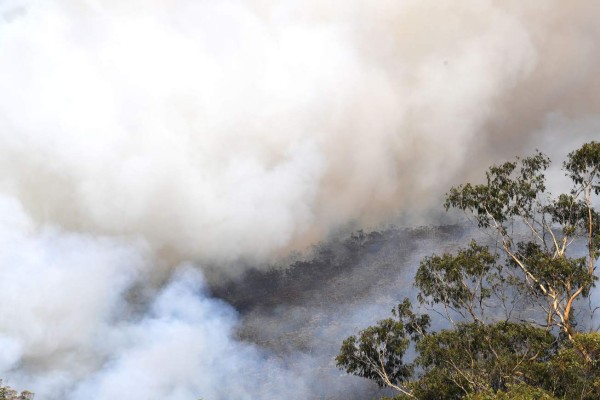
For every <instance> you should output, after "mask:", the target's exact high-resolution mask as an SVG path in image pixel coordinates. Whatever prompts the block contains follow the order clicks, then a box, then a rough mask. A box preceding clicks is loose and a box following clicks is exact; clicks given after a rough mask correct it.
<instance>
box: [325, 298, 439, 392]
mask: <svg viewBox="0 0 600 400" xmlns="http://www.w3.org/2000/svg"><path fill="white" fill-rule="evenodd" d="M392 315H393V317H394V318H387V319H384V320H381V321H379V322H378V323H377V324H376V325H373V326H370V327H368V328H367V329H364V330H362V331H360V332H359V334H358V337H356V336H350V337H349V338H347V339H346V340H344V342H343V344H342V347H341V349H340V354H339V355H338V356H337V357H336V362H337V365H338V366H341V367H343V368H344V369H345V370H346V371H347V372H349V373H351V374H354V375H358V376H361V377H363V378H368V379H371V380H373V381H374V382H375V383H377V384H378V385H379V386H392V385H400V384H402V383H403V382H405V381H406V380H407V379H408V378H409V377H410V376H411V375H412V373H413V365H412V364H406V363H404V361H403V357H404V354H405V352H406V350H407V349H408V346H409V343H410V340H411V339H412V340H415V341H417V340H418V339H419V337H422V336H423V335H425V333H426V330H427V328H428V326H429V316H427V315H422V316H421V315H416V314H414V313H413V312H412V310H411V304H410V302H409V301H408V299H405V300H404V302H402V303H401V304H399V305H398V306H397V307H396V308H395V309H394V310H392Z"/></svg>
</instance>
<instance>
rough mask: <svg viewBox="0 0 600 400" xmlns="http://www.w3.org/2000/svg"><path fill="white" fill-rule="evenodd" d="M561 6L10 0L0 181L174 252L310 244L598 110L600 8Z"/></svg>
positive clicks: (209, 253)
mask: <svg viewBox="0 0 600 400" xmlns="http://www.w3.org/2000/svg"><path fill="white" fill-rule="evenodd" d="M528 4H531V3H528ZM558 4H559V3H557V2H538V4H536V7H534V6H533V5H528V6H523V5H521V4H520V3H519V2H486V1H484V2H482V1H466V2H461V3H460V4H455V3H444V2H441V3H440V2H438V1H436V2H411V1H405V2H389V1H378V2H342V3H339V2H336V1H325V2H323V1H319V2H293V1H284V2H268V1H255V2H252V1H250V2H238V1H226V2H209V1H204V2H192V1H184V0H179V1H174V2H164V1H152V2H136V1H130V2H125V3H123V2H102V3H100V2H91V1H90V2H72V1H45V2H41V1H29V2H19V1H13V2H8V3H3V8H4V11H3V15H4V21H3V23H2V25H1V28H0V29H1V31H0V33H1V37H2V46H1V47H0V59H1V60H2V63H1V64H0V89H1V91H2V98H1V99H0V110H2V113H1V116H0V127H1V133H0V135H1V136H0V140H1V141H2V146H1V148H0V149H1V150H0V151H1V153H0V160H2V168H1V172H0V182H1V183H2V187H3V190H5V191H8V192H11V193H13V194H14V195H15V196H17V197H18V198H20V199H21V201H22V202H23V204H24V206H25V207H26V209H27V211H28V212H29V213H30V214H31V215H32V217H33V218H34V220H35V221H37V222H51V223H56V224H60V225H61V226H64V227H66V228H68V229H73V230H83V231H86V232H94V233H106V234H140V235H142V236H144V237H145V238H146V239H147V240H148V241H149V242H150V243H151V245H152V246H153V247H154V248H155V249H158V250H162V251H164V252H166V253H168V254H172V255H175V256H177V257H178V258H179V259H187V258H190V257H194V258H198V257H201V258H207V259H211V260H218V261H223V260H224V259H227V260H236V259H239V258H240V257H259V258H261V257H264V256H267V255H270V254H272V253H273V252H277V251H283V250H285V249H288V248H290V247H292V248H293V247H302V246H303V245H306V244H308V243H311V242H313V241H314V240H316V239H317V238H319V237H322V235H323V234H326V233H328V232H330V231H331V229H335V228H336V227H338V226H340V225H342V224H345V223H347V222H348V221H349V220H353V221H364V222H369V223H376V222H378V221H381V220H382V219H384V218H386V217H389V216H390V214H393V213H397V211H398V209H399V208H400V207H409V206H415V205H422V204H429V200H428V199H430V198H435V195H436V194H439V192H440V191H442V190H444V189H443V187H444V186H445V185H443V186H442V187H440V182H448V180H451V179H452V177H453V176H456V175H457V174H463V173H464V171H465V169H466V168H472V167H473V166H474V165H476V164H477V162H478V160H480V162H482V163H483V162H485V163H487V162H488V161H489V159H490V158H492V159H495V158H497V157H498V156H499V155H496V154H495V153H496V152H503V151H504V152H505V153H507V154H510V155H512V153H513V152H514V150H515V149H518V148H519V147H520V146H524V145H528V138H529V136H531V133H532V132H535V131H536V130H538V129H540V128H541V126H542V125H543V122H544V119H545V118H546V116H547V115H548V114H549V113H552V112H555V113H565V114H567V115H575V116H581V115H582V114H583V115H586V114H589V113H591V112H595V111H596V110H597V109H598V98H597V97H598V96H597V95H596V93H598V80H599V79H600V78H598V76H597V74H595V71H597V69H596V68H594V67H595V66H597V60H598V50H597V49H596V48H595V46H594V45H593V44H594V43H596V40H595V39H597V37H598V34H599V33H598V29H599V28H598V27H597V24H596V23H595V21H597V19H596V16H597V15H598V11H597V8H598V7H597V6H595V5H590V2H587V1H580V2H577V4H570V5H569V7H568V10H567V9H565V7H561V6H559V5H558ZM562 135H564V136H567V135H568V132H564V133H562ZM492 146H493V147H492ZM528 149H529V148H528ZM519 150H520V149H519ZM466 160H468V162H466ZM436 201H437V200H436ZM257 227H260V233H259V234H257V232H256V228H257Z"/></svg>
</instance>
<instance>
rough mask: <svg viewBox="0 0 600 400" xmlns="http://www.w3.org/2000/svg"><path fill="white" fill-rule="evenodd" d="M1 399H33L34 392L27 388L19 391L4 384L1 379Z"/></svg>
mask: <svg viewBox="0 0 600 400" xmlns="http://www.w3.org/2000/svg"><path fill="white" fill-rule="evenodd" d="M0 400H33V393H31V392H29V391H27V390H25V391H23V392H20V393H19V392H18V391H17V390H14V389H12V388H11V387H9V386H5V385H3V384H2V380H0Z"/></svg>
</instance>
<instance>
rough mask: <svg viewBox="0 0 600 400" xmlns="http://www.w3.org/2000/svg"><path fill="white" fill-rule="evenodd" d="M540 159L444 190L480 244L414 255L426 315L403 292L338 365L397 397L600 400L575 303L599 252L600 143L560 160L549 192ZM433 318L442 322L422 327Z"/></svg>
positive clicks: (594, 339) (589, 283) (598, 378)
mask: <svg viewBox="0 0 600 400" xmlns="http://www.w3.org/2000/svg"><path fill="white" fill-rule="evenodd" d="M549 166H550V159H549V158H548V157H547V156H545V155H544V154H542V153H540V152H537V153H536V154H534V155H532V156H530V157H526V158H522V159H521V158H517V159H516V160H515V161H511V162H506V163H503V164H501V165H497V166H492V167H490V168H489V170H488V171H487V172H486V175H485V180H484V183H481V184H470V183H467V184H463V185H460V186H457V187H453V188H451V189H450V191H449V193H448V194H447V196H446V201H445V208H446V210H449V209H458V210H461V211H463V212H465V213H466V215H467V216H468V217H469V218H470V219H471V220H472V221H473V222H474V223H475V224H476V225H477V227H478V228H480V229H481V230H483V231H484V232H486V233H488V237H489V240H486V241H484V242H482V243H477V242H476V241H472V242H471V243H469V244H468V245H467V246H466V247H465V248H460V249H457V250H456V251H455V252H452V253H445V254H442V255H435V254H434V255H432V256H431V257H426V258H425V259H423V260H422V261H421V263H420V265H419V268H418V270H417V273H416V276H415V286H416V288H417V289H418V290H419V293H418V296H417V300H418V302H419V303H420V305H421V307H420V308H421V309H425V310H426V312H425V313H424V314H419V313H417V312H415V311H414V310H413V306H412V305H411V304H410V302H409V301H408V300H405V301H404V302H403V303H401V304H400V305H399V306H398V307H396V308H395V309H394V310H393V314H392V317H391V318H388V319H385V320H382V321H379V322H378V323H376V324H375V325H373V326H371V327H368V328H366V329H364V330H362V331H360V332H359V333H358V335H357V336H351V337H349V338H347V339H346V340H345V341H344V342H343V344H342V347H341V349H340V353H339V355H338V356H337V358H336V361H337V365H338V366H339V367H340V368H341V369H343V370H345V371H347V372H349V373H351V374H355V375H358V376H362V377H365V378H368V379H371V380H373V381H374V382H376V383H377V384H379V385H380V386H386V387H390V388H392V389H394V390H395V391H396V392H397V393H398V396H399V398H415V399H463V398H464V399H471V400H475V399H478V400H482V399H513V398H514V399H517V398H519V399H529V398H531V399H590V400H591V399H598V398H600V362H599V361H598V359H599V357H600V334H598V333H597V332H588V333H584V332H582V328H581V326H582V325H581V321H580V318H578V317H577V311H578V310H582V309H584V308H585V307H588V311H589V312H590V313H591V314H592V315H593V311H594V310H593V308H592V307H591V306H588V303H586V302H585V301H584V300H586V299H587V300H590V294H591V291H592V288H593V287H594V283H595V281H596V279H597V277H596V274H595V272H596V262H597V260H598V257H599V255H600V214H599V213H598V212H597V211H596V209H595V208H594V203H595V202H597V197H598V194H600V143H597V142H590V143H587V144H584V145H583V146H582V147H581V148H579V149H577V150H575V151H573V152H571V153H570V154H569V155H568V156H567V160H566V161H565V162H564V163H563V170H564V172H565V175H566V177H567V178H568V182H569V185H568V187H566V188H565V191H564V192H563V193H559V194H558V195H552V194H551V193H550V192H549V191H548V190H547V185H546V177H545V173H546V171H547V169H548V167H549ZM589 304H591V303H589ZM431 315H435V316H438V317H439V316H441V317H443V318H445V319H446V320H447V321H448V322H447V326H448V327H447V328H445V329H441V330H437V331H434V330H431V320H432V318H431ZM411 346H412V347H411ZM411 348H412V349H414V351H409V349H411ZM409 354H414V355H413V356H412V357H409V356H408V355H409Z"/></svg>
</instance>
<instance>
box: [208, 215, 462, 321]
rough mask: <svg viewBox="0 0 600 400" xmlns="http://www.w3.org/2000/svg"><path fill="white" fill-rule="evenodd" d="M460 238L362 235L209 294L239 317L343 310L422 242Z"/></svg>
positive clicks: (414, 232) (422, 231)
mask: <svg viewBox="0 0 600 400" xmlns="http://www.w3.org/2000/svg"><path fill="white" fill-rule="evenodd" d="M463 233H464V227H462V226H460V225H445V226H438V227H432V226H428V227H418V228H396V227H394V228H390V229H386V230H382V231H373V232H364V231H362V230H361V231H358V232H355V233H353V234H351V235H350V236H349V237H346V238H343V239H341V240H333V241H330V242H327V243H320V244H318V245H316V246H315V247H314V251H313V254H314V256H313V257H312V259H310V260H306V261H297V262H294V263H293V264H292V265H290V266H289V267H271V268H270V269H268V270H266V271H265V270H259V269H256V268H254V269H250V270H248V271H247V272H246V273H244V274H243V275H242V276H241V277H239V278H236V279H235V280H231V281H228V282H226V283H223V284H219V285H215V286H213V287H211V291H212V294H213V295H214V296H215V297H217V298H221V299H223V300H225V301H227V302H228V303H229V304H231V305H233V306H234V307H235V308H236V309H237V310H238V311H239V312H241V313H242V314H245V313H248V312H250V311H256V310H261V311H262V312H265V311H267V310H269V309H274V308H277V307H281V306H290V305H301V304H305V303H314V302H315V301H317V300H320V301H323V302H326V303H327V304H329V305H330V306H334V305H336V304H343V303H346V302H348V301H349V300H351V299H358V298H361V297H362V296H363V295H366V294H367V293H368V292H370V291H371V290H372V288H373V286H375V285H377V284H379V283H380V282H381V281H384V280H386V279H389V278H392V276H393V275H397V274H398V273H400V272H401V270H402V269H404V268H403V265H404V264H405V261H406V258H407V257H408V256H410V254H412V253H413V252H414V251H415V249H416V246H417V245H418V244H419V242H421V241H422V240H426V239H428V240H436V241H446V240H448V239H450V238H456V237H460V236H462V234H463Z"/></svg>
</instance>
